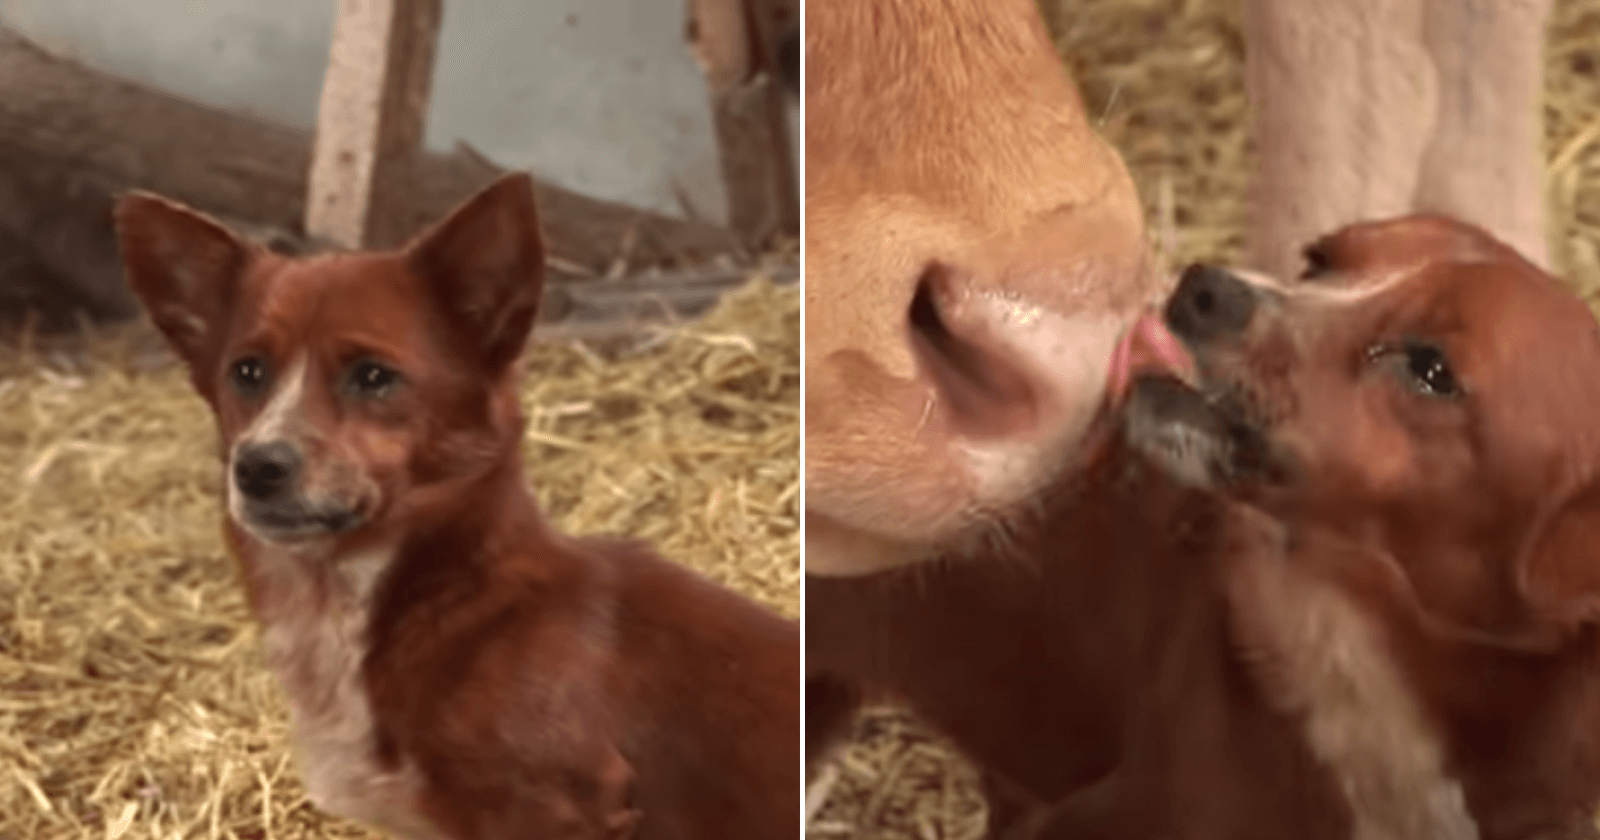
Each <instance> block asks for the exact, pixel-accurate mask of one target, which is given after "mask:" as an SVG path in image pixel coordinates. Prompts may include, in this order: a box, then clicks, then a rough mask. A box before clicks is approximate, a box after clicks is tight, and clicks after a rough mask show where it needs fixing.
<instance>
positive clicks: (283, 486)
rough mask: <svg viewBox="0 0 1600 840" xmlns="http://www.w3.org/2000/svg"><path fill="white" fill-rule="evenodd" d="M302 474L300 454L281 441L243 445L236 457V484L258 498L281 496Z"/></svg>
mask: <svg viewBox="0 0 1600 840" xmlns="http://www.w3.org/2000/svg"><path fill="white" fill-rule="evenodd" d="M299 473H300V453H299V452H296V451H295V448H294V447H292V446H290V445H289V444H287V443H283V442H281V441H279V442H274V443H252V444H248V445H246V446H241V447H239V451H238V452H237V453H236V454H235V455H234V458H233V483H234V484H235V485H236V486H238V488H239V492H241V493H243V494H245V495H246V496H248V497H250V498H252V499H255V500H256V501H266V500H268V499H271V498H274V497H276V496H279V495H281V494H282V493H283V492H284V491H286V490H288V489H289V488H290V487H293V486H294V480H295V477H296V476H297V475H299Z"/></svg>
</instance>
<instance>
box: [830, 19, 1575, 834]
mask: <svg viewBox="0 0 1600 840" xmlns="http://www.w3.org/2000/svg"><path fill="white" fill-rule="evenodd" d="M1040 6H1041V8H1042V9H1043V10H1044V11H1045V12H1046V19H1047V20H1049V21H1050V23H1051V26H1052V28H1053V30H1054V32H1055V35H1056V41H1057V44H1058V46H1059V47H1060V48H1061V51H1062V54H1063V55H1065V56H1066V57H1067V62H1068V69H1069V71H1070V72H1071V73H1072V75H1073V77H1074V79H1075V81H1076V82H1077V83H1078V85H1079V88H1080V89H1081V90H1082V91H1083V94H1084V106H1085V108H1086V109H1087V111H1088V113H1089V116H1090V119H1092V120H1094V121H1096V122H1097V124H1098V125H1099V126H1100V129H1101V131H1102V132H1104V134H1105V135H1106V137H1107V139H1109V140H1110V142H1111V143H1112V144H1113V145H1114V146H1115V147H1116V148H1117V150H1118V151H1119V152H1120V153H1121V154H1122V156H1123V159H1124V160H1125V161H1127V164H1128V168H1129V169H1130V170H1131V172H1132V173H1133V177H1134V180H1135V182H1136V183H1137V185H1138V188H1139V192H1140V196H1141V198H1142V199H1143V203H1144V206H1145V211H1146V217H1147V219H1149V222H1150V231H1151V234H1152V237H1153V238H1155V240H1156V241H1155V243H1154V245H1155V248H1156V251H1157V253H1158V255H1159V256H1161V257H1163V258H1165V259H1166V260H1167V261H1168V264H1169V265H1181V264H1183V263H1185V262H1190V261H1197V260H1209V261H1222V262H1229V261H1234V260H1237V259H1238V258H1239V256H1240V251H1241V247H1242V245H1243V238H1244V214H1245V181H1246V178H1247V175H1248V168H1247V167H1248V162H1249V157H1248V156H1249V154H1250V150H1249V148H1248V147H1247V144H1246V142H1245V119H1246V107H1247V106H1246V101H1245V93H1244V51H1243V50H1244V40H1243V36H1242V35H1241V34H1240V29H1239V12H1240V6H1239V2H1238V0H1093V2H1083V0H1040ZM1596 27H1600V0H1556V2H1555V4H1554V10H1553V12H1552V14H1551V18H1550V28H1549V33H1548V34H1549V40H1548V46H1547V50H1546V59H1545V68H1546V69H1545V73H1546V76H1545V86H1546V94H1545V129H1546V131H1545V142H1546V160H1547V161H1549V164H1548V167H1547V169H1546V174H1547V177H1548V179H1549V180H1548V185H1549V194H1550V211H1551V212H1550V224H1551V229H1552V231H1553V232H1554V237H1555V239H1554V247H1553V248H1552V252H1551V255H1552V259H1553V260H1554V262H1555V265H1556V266H1557V270H1558V272H1559V273H1561V274H1562V275H1563V276H1564V277H1565V278H1566V279H1567V280H1568V281H1569V282H1570V283H1571V284H1572V286H1573V287H1574V288H1575V289H1576V290H1577V291H1578V292H1579V293H1580V294H1582V295H1584V296H1585V297H1586V298H1587V299H1588V300H1589V301H1590V303H1591V305H1594V304H1595V303H1596V302H1597V298H1600V43H1597V42H1596V40H1595V38H1594V34H1593V33H1594V32H1595V31H1596ZM976 783H977V776H976V775H975V774H974V772H973V771H972V769H971V768H970V767H968V766H967V765H966V764H964V763H963V762H962V761H961V760H960V759H959V758H957V757H956V756H955V755H954V754H952V753H951V751H950V750H949V749H948V748H947V747H946V746H944V745H943V744H942V743H941V742H939V741H938V740H936V739H934V738H933V737H932V736H931V735H930V734H929V733H928V732H927V731H926V730H924V729H922V728H921V727H919V726H918V724H917V723H916V722H915V721H913V720H912V719H911V718H909V717H908V716H907V715H906V714H905V713H903V712H901V711H898V710H893V709H883V710H875V711H873V712H871V713H869V714H867V715H865V716H863V717H862V719H861V720H860V721H859V722H858V724H857V726H856V730H855V738H854V739H853V740H852V741H851V742H850V744H849V746H848V748H847V749H846V750H845V751H844V752H843V753H842V754H841V755H840V756H839V757H838V758H837V759H835V760H833V761H830V762H826V763H824V764H822V766H820V767H819V768H817V771H816V773H815V774H813V777H812V779H811V785H812V790H813V795H811V796H808V797H807V803H806V804H807V809H808V815H809V816H808V819H807V822H806V833H807V836H808V837H809V838H811V840H824V838H827V840H849V839H850V838H855V839H856V840H867V839H868V838H872V840H902V839H904V840H911V838H916V840H969V838H978V837H981V836H983V829H984V823H983V819H982V814H983V813H984V812H983V805H982V796H981V794H980V793H979V791H978V788H977V784H976ZM975 814H976V816H974V815H975Z"/></svg>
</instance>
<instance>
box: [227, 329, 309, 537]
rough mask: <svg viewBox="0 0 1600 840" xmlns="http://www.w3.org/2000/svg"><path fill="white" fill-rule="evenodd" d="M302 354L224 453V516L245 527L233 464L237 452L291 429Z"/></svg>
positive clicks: (302, 385) (302, 387)
mask: <svg viewBox="0 0 1600 840" xmlns="http://www.w3.org/2000/svg"><path fill="white" fill-rule="evenodd" d="M308 366H309V365H308V363H307V360H306V356H305V354H304V353H301V354H300V355H298V356H296V357H294V359H293V360H291V361H290V362H289V366H288V368H287V369H285V371H284V375H283V378H282V379H280V380H279V382H278V388H277V391H276V392H275V393H273V395H272V397H271V399H269V400H268V401H267V405H266V407H265V408H263V409H261V413H260V414H258V415H256V419H255V421H254V422H252V423H251V424H250V426H249V428H247V429H245V430H244V433H243V434H241V435H239V439H238V440H236V441H235V442H234V444H233V447H232V448H231V449H230V450H229V452H228V471H227V480H226V482H225V483H226V484H227V488H228V489H227V499H228V513H229V515H231V516H232V517H233V521H235V522H239V523H245V522H248V521H249V518H248V517H247V516H245V511H244V504H245V500H244V497H243V496H241V495H240V493H239V487H238V484H237V483H236V482H235V480H234V478H233V468H234V463H235V461H236V460H237V458H238V452H239V448H240V447H242V446H248V445H250V444H253V443H270V442H272V441H276V440H281V439H283V438H284V436H285V435H286V433H287V432H288V431H289V429H290V428H291V427H292V426H293V425H294V418H295V415H297V414H298V413H300V411H301V410H302V408H301V404H302V403H304V402H305V394H306V369H307V367H308Z"/></svg>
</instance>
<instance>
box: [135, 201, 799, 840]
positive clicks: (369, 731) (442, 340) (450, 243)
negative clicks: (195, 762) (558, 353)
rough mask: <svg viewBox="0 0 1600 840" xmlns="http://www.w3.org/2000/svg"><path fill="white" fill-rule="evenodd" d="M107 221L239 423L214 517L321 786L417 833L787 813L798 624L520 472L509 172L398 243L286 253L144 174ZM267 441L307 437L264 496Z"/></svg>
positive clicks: (525, 307)
mask: <svg viewBox="0 0 1600 840" xmlns="http://www.w3.org/2000/svg"><path fill="white" fill-rule="evenodd" d="M117 223H118V230H119V235H120V239H121V243H122V252H123V258H124V261H125V263H126V266H127V270H128V279H129V282H130V284H131V285H132V287H133V288H134V290H135V291H136V293H137V294H138V295H139V296H140V298H141V299H142V300H143V301H144V303H145V305H146V307H147V308H148V310H149V312H150V314H151V316H152V318H153V320H154V321H155V323H156V325H157V326H158V327H160V328H161V329H162V331H163V332H164V333H165V334H166V335H167V337H168V338H169V339H170V340H171V342H172V344H173V346H174V347H175V348H176V349H177V350H178V351H179V353H180V354H181V355H182V356H183V358H184V360H185V361H186V362H187V363H188V365H189V368H190V371H191V374H192V377H193V381H194V384H195V387H196V389H197V390H198V391H199V392H200V394H201V395H202V396H203V397H204V398H205V399H206V401H207V402H208V403H209V404H210V405H211V407H212V408H213V409H214V410H215V412H216V416H217V423H218V427H219V430H220V432H221V437H222V440H223V443H224V445H225V446H226V447H228V461H229V466H230V471H229V476H230V479H229V509H230V514H231V515H230V517H229V520H228V525H227V537H228V541H229V543H230V545H231V547H232V549H233V551H234V552H235V553H236V555H237V556H238V558H239V560H240V561H241V563H242V567H243V571H244V577H245V580H246V583H247V586H248V590H249V596H250V601H251V605H252V607H253V608H254V610H255V612H256V614H257V616H258V617H259V618H260V620H261V621H262V623H263V627H264V645H265V649H266V656H267V660H268V663H269V665H271V666H272V667H273V668H274V670H276V671H277V672H278V674H279V676H280V678H281V680H282V682H283V684H284V687H285V689H286V692H287V694H288V696H289V698H290V702H291V709H292V713H293V717H294V724H295V737H296V748H297V753H298V757H299V760H300V762H301V765H302V769H303V771H304V773H305V775H306V779H307V786H308V788H309V789H310V792H311V795H312V798H313V800H314V801H316V802H317V803H318V804H319V805H321V806H322V807H324V808H326V809H328V810H330V811H334V812H336V813H339V814H341V815H344V816H348V817H351V818H355V819H359V820H362V821H365V822H368V823H370V824H372V825H374V826H377V827H379V828H383V829H386V830H388V831H390V832H392V833H395V834H398V835H401V836H407V837H444V838H462V839H465V838H481V839H483V840H487V839H488V838H512V837H516V838H526V837H573V838H576V837H604V838H625V837H631V836H642V837H651V838H713V837H726V838H748V837H779V836H788V835H791V834H792V833H793V832H794V831H795V830H796V826H797V824H798V814H799V787H800V779H799V764H800V758H799V754H798V752H799V747H798V743H799V723H800V721H799V685H798V680H799V667H800V665H799V645H798V642H799V639H798V631H797V627H796V625H795V623H794V622H792V621H787V620H784V619H782V618H780V617H779V616H777V615H775V614H773V613H772V612H770V611H768V610H767V609H765V608H763V607H761V606H758V605H756V604H755V603H753V602H751V601H749V600H747V599H745V598H743V597H741V596H739V595H736V594H734V593H732V592H731V591H728V590H726V589H723V588H722V587H720V586H717V585H715V584H713V583H711V582H709V581H707V580H705V579H703V578H701V577H699V576H698V575H696V574H694V573H692V572H690V571H688V570H686V569H684V568H683V567H681V566H678V565H676V564H673V563H669V562H666V561H664V560H662V559H660V558H659V557H657V556H656V555H655V554H653V553H652V552H651V551H649V550H648V549H647V548H646V547H644V546H642V545H636V544H632V543H627V542H621V541H610V540H599V539H582V540H580V539H572V538H568V537H565V536H562V535H560V534H557V533H555V532H554V531H552V530H551V528H550V527H549V526H548V525H547V524H546V523H545V521H544V520H543V518H542V517H541V515H540V513H539V511H538V510H537V508H536V507H535V503H534V501H533V498H532V496H531V494H530V493H529V492H528V490H527V489H526V487H525V486H524V483H523V482H524V478H523V469H522V461H521V458H520V455H519V451H520V450H519V447H520V443H521V438H522V428H523V426H522V418H521V413H520V410H519V408H518V405H517V400H516V394H515V391H514V389H513V383H514V381H515V369H516V365H515V360H516V357H517V356H518V354H519V353H520V351H521V349H522V346H523V343H524V340H525V339H526V337H527V335H528V332H529V330H530V329H531V327H532V324H533V321H534V313H535V310H536V307H537V303H538V299H539V291H540V281H541V277H542V269H543V258H542V249H541V245H540V240H539V234H538V224H537V219H536V217H535V213H534V207H533V199H532V192H531V182H530V181H529V179H528V178H527V177H526V176H521V175H515V176H510V177H507V178H505V179H503V180H501V181H500V182H498V183H496V184H495V185H493V186H491V187H489V188H488V189H486V190H485V191H484V192H483V193H481V194H479V195H478V196H477V197H475V198H474V199H472V200H470V201H469V202H468V203H466V204H465V205H463V207H462V208H461V209H459V210H458V211H457V212H456V213H455V214H453V215H452V216H451V217H450V218H449V219H447V220H445V221H444V222H442V223H441V224H440V225H439V226H437V227H435V228H434V229H432V230H430V231H428V232H426V233H424V234H422V235H421V236H420V237H419V238H418V239H417V240H415V241H414V242H413V243H412V244H410V245H408V246H407V247H406V248H405V249H404V250H403V251H400V252H397V253H384V254H374V253H357V254H348V255H333V256H325V257H319V258H314V259H307V260H291V259H288V258H285V257H280V256H277V255H274V254H271V253H268V252H266V251H265V250H263V249H261V248H258V247H256V246H254V245H251V244H249V243H247V242H245V241H244V240H242V239H240V238H238V237H236V236H235V235H233V234H232V233H230V232H229V231H227V230H226V229H224V228H222V227H220V226H219V225H217V224H215V223H214V222H212V221H210V220H208V219H206V218H204V217H202V216H200V215H198V214H196V213H193V212H192V211H189V210H186V209H184V208H181V207H179V206H177V205H175V204H172V203H169V202H167V201H164V200H162V199H159V198H156V197H154V196H148V195H141V194H134V195H130V196H128V197H125V198H123V199H122V200H121V202H120V203H119V205H118V210H117ZM257 373H259V374H260V377H259V379H258V378H256V374H257ZM390 374H392V375H393V378H390ZM267 444H272V445H281V446H287V447H290V448H291V449H293V450H294V451H295V452H298V454H299V458H300V461H299V463H298V464H296V465H294V466H287V467H283V469H284V470H286V471H287V473H288V474H289V475H290V476H292V486H288V487H286V488H285V489H283V490H281V491H274V492H275V493H278V495H272V496H268V497H264V498H265V500H263V498H257V496H261V495H262V491H260V490H259V488H258V489H257V490H256V491H251V490H248V489H246V478H245V477H244V476H245V474H246V472H247V467H246V464H248V463H255V462H252V461H251V460H250V459H252V458H255V457H256V455H258V454H259V453H258V452H255V451H254V450H252V449H251V448H252V447H258V448H259V447H260V446H263V445H267ZM273 451H274V452H276V453H279V455H281V453H282V452H283V451H285V450H283V449H281V448H280V449H277V450H273ZM279 455H275V456H274V457H279ZM262 457H265V456H262ZM277 463H279V464H280V465H282V464H295V462H293V461H289V460H283V461H280V462H277ZM252 474H253V475H255V476H256V477H257V479H260V480H267V479H265V478H262V476H266V475H276V476H278V478H279V479H281V478H282V473H273V472H270V471H269V473H259V472H258V473H252ZM274 480H276V479H274ZM253 494H254V495H253Z"/></svg>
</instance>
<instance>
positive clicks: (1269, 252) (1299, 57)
mask: <svg viewBox="0 0 1600 840" xmlns="http://www.w3.org/2000/svg"><path fill="white" fill-rule="evenodd" d="M1425 2H1428V0H1393V2H1382V3H1375V2H1371V0H1319V2H1316V3H1301V2H1283V0H1244V32H1245V51H1246V61H1245V84H1246V89H1247V92H1248V95H1249V97H1250V101H1251V106H1252V109H1253V112H1254V115H1253V121H1252V123H1251V126H1250V137H1251V140H1252V142H1253V143H1254V145H1255V151H1256V156H1255V170H1254V172H1253V173H1252V182H1251V186H1250V190H1251V193H1250V210H1249V218H1248V221H1247V232H1246V237H1245V248H1246V252H1247V253H1246V261H1247V262H1248V263H1249V264H1250V265H1251V266H1252V267H1254V268H1257V269H1259V270H1262V271H1265V272H1268V273H1270V274H1272V275H1274V276H1279V277H1285V276H1293V275H1295V274H1298V273H1299V271H1300V265H1301V258H1300V250H1301V248H1302V247H1303V246H1304V245H1305V244H1306V243H1308V242H1310V241H1311V240H1313V239H1315V238H1317V237H1319V236H1321V235H1323V234H1325V233H1328V232H1329V231H1332V230H1334V229H1336V228H1338V227H1341V226H1343V225H1345V224H1348V223H1350V222H1354V221H1357V220H1360V219H1366V218H1376V217H1383V216H1393V215H1398V214H1401V213H1404V212H1406V211H1408V210H1410V209H1411V207H1412V202H1413V198H1414V196H1415V195H1416V193H1417V185H1418V172H1419V169H1420V167H1421V163H1422V159H1423V153H1424V150H1425V149H1426V148H1427V146H1428V141H1429V137H1430V132H1431V130H1432V128H1433V124H1434V115H1435V112H1436V110H1437V103H1438V93H1437V90H1436V84H1435V73H1434V64H1433V61H1432V60H1431V59H1430V58H1429V55H1428V52H1427V49H1426V47H1425V44H1424V37H1423V36H1424V3H1425Z"/></svg>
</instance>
